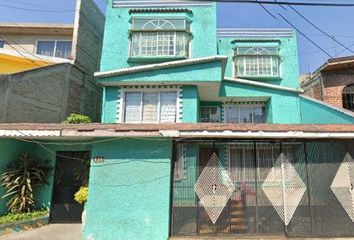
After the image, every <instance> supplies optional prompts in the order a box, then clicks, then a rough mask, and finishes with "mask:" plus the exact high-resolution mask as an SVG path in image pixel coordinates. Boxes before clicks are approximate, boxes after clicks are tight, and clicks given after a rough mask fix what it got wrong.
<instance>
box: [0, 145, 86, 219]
mask: <svg viewBox="0 0 354 240" xmlns="http://www.w3.org/2000/svg"><path fill="white" fill-rule="evenodd" d="M60 143H62V144H63V145H60ZM71 144H73V145H71ZM43 146H44V147H41V146H40V145H38V144H36V143H29V142H23V141H19V140H14V139H0V152H1V156H0V173H2V172H3V171H4V170H5V169H6V166H7V165H8V164H9V163H10V161H14V160H16V159H17V158H18V157H20V156H21V155H23V154H25V153H29V154H30V155H31V156H33V157H37V158H39V159H41V160H49V162H50V165H51V166H52V167H53V172H52V175H51V176H50V177H49V179H48V183H49V184H48V185H44V186H43V187H41V188H40V189H38V190H37V191H36V193H35V200H36V201H35V204H36V208H42V207H43V208H49V209H50V207H51V202H52V193H53V183H54V174H55V162H56V155H55V154H56V152H57V151H90V150H91V146H90V145H89V144H88V145H81V144H80V142H78V141H75V142H69V141H65V142H64V141H62V142H59V144H58V145H52V144H49V145H47V144H44V145H43ZM68 161H71V159H68ZM3 193H4V190H3V189H1V188H0V195H3ZM6 200H7V199H0V215H1V214H3V213H5V212H7V209H6Z"/></svg>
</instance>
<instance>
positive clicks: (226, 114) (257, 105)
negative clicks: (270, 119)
mask: <svg viewBox="0 0 354 240" xmlns="http://www.w3.org/2000/svg"><path fill="white" fill-rule="evenodd" d="M228 107H237V108H238V123H239V124H242V123H243V122H241V121H240V118H241V116H240V112H241V110H240V109H241V107H248V108H252V122H250V124H251V123H252V124H254V123H255V122H254V114H253V109H254V108H260V107H261V108H266V105H265V104H261V103H260V104H224V123H229V122H227V119H228V114H229V111H228V110H227V108H228ZM265 110H266V109H265ZM264 118H265V119H264V123H266V122H267V114H266V111H265V112H264ZM230 123H231V122H230ZM255 124H257V123H255Z"/></svg>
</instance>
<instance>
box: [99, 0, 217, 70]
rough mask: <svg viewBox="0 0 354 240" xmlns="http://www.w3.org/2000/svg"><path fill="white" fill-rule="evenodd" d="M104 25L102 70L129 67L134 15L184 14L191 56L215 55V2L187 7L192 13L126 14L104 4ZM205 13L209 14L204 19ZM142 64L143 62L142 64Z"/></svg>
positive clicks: (160, 15)
mask: <svg viewBox="0 0 354 240" xmlns="http://www.w3.org/2000/svg"><path fill="white" fill-rule="evenodd" d="M107 6H108V7H107V10H106V25H105V32H104V41H103V49H102V58H101V71H107V70H114V69H119V68H124V67H131V66H135V65H137V63H129V62H128V57H129V50H128V49H129V30H130V28H131V24H130V22H129V21H130V19H131V18H132V17H134V16H138V17H148V16H154V17H156V16H158V17H186V18H188V19H189V20H191V21H192V24H191V31H192V42H191V57H192V58H197V57H203V56H210V55H216V53H217V47H216V46H217V44H216V4H215V3H214V4H212V5H211V6H207V7H188V9H190V10H191V11H192V13H131V14H130V13H129V8H112V7H110V6H112V0H109V1H108V3H107ZM205 16H208V17H207V18H205ZM142 64H146V62H145V63H142Z"/></svg>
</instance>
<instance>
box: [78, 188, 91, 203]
mask: <svg viewBox="0 0 354 240" xmlns="http://www.w3.org/2000/svg"><path fill="white" fill-rule="evenodd" d="M87 196H88V187H80V189H79V191H77V192H76V193H75V201H76V202H78V203H80V204H84V203H85V202H86V201H87Z"/></svg>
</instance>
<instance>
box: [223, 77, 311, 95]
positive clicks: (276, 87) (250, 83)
mask: <svg viewBox="0 0 354 240" xmlns="http://www.w3.org/2000/svg"><path fill="white" fill-rule="evenodd" d="M224 80H226V81H230V82H235V83H240V84H247V85H251V86H256V87H265V88H270V89H275V90H280V91H286V92H291V93H298V94H300V93H303V92H304V90H302V89H295V88H290V87H283V86H278V85H273V84H269V83H262V82H256V81H251V80H247V79H242V78H232V77H225V78H224Z"/></svg>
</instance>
